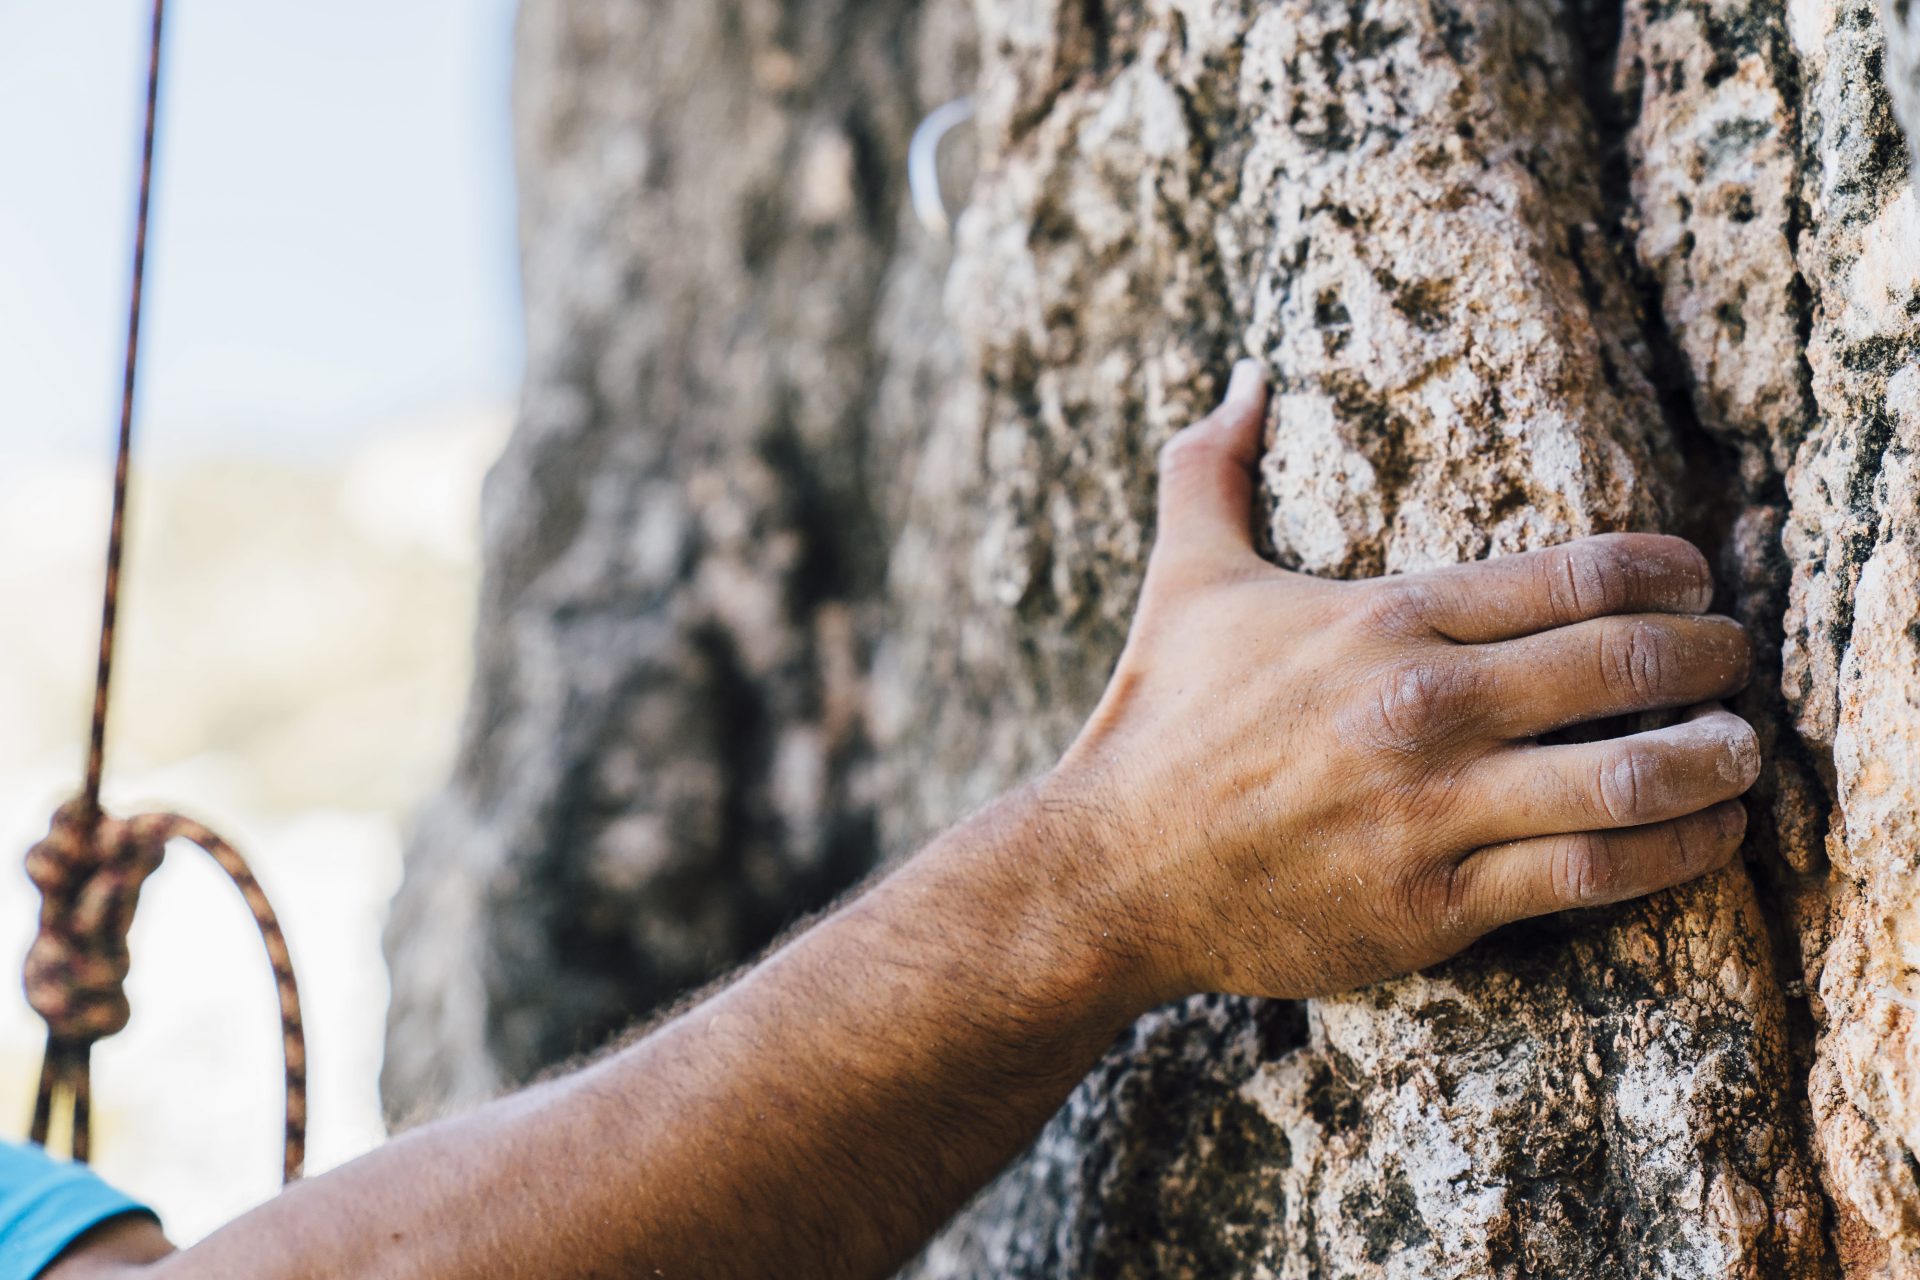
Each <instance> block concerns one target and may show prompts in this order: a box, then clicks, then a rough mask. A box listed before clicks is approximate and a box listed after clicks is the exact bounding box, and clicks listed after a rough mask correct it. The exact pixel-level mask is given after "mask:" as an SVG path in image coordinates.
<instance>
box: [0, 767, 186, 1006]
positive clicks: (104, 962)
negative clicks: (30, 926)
mask: <svg viewBox="0 0 1920 1280" xmlns="http://www.w3.org/2000/svg"><path fill="white" fill-rule="evenodd" d="M165 852H166V832H165V828H164V825H163V824H155V823H152V822H143V821H142V820H141V819H138V818H136V819H134V820H132V821H131V822H128V821H122V820H121V819H119V818H115V817H113V816H111V815H110V814H106V813H103V812H100V811H98V810H95V809H93V808H92V806H90V805H88V804H86V803H85V802H84V801H79V800H75V801H70V802H68V803H67V804H64V805H62V806H61V807H60V808H59V809H58V810H57V811H56V812H55V813H54V815H53V821H52V823H51V824H50V825H49V827H48V830H47V835H46V838H45V839H43V840H41V841H40V843H38V844H36V845H34V846H33V848H32V849H30V850H29V851H28V852H27V876H28V878H29V879H31V880H32V881H33V883H34V885H35V886H36V887H38V888H39V890H40V929H39V932H38V934H37V935H36V936H35V937H34V940H33V946H32V948H31V949H30V950H29V951H28V952H27V965H26V992H27V1003H28V1004H30V1005H32V1006H33V1009H34V1012H36V1013H38V1014H39V1015H40V1016H41V1018H43V1019H44V1020H45V1021H46V1024H47V1031H48V1034H49V1036H50V1037H51V1038H53V1039H55V1040H62V1041H68V1042H75V1043H91V1042H93V1041H95V1040H99V1039H102V1038H104V1037H106V1036H110V1035H113V1034H114V1033H115V1032H117V1031H119V1030H120V1029H121V1028H123V1027H125V1026H126V1025H127V1016H128V1006H127V993H126V989H125V983H126V980H127V969H128V965H129V956H128V952H127V931H128V929H129V928H131V927H132V924H133V910H134V907H135V906H136V905H137V904H138V902H139V900H140V888H141V886H142V885H143V884H145V883H146V880H147V877H148V876H150V875H152V874H153V872H154V870H155V869H156V868H157V867H159V865H160V859H161V857H162V856H163V855H164V853H165Z"/></svg>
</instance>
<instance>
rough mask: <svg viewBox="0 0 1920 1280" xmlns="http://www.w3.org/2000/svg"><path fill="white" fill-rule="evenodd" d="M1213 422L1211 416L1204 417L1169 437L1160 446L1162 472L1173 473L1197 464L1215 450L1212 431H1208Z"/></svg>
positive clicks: (1165, 473)
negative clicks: (1211, 435) (1211, 436)
mask: <svg viewBox="0 0 1920 1280" xmlns="http://www.w3.org/2000/svg"><path fill="white" fill-rule="evenodd" d="M1211 423H1212V419H1211V418H1202V419H1201V420H1200V421H1199V422H1197V423H1195V424H1194V425H1193V426H1191V427H1188V428H1187V429H1186V430H1184V431H1176V432H1174V433H1173V434H1172V435H1171V436H1169V437H1167V441H1166V443H1165V444H1163V445H1161V446H1160V454H1159V460H1160V471H1161V474H1163V475H1171V474H1173V473H1175V472H1178V471H1184V470H1186V469H1187V468H1189V467H1193V466H1196V465H1198V464H1199V463H1200V462H1201V461H1202V460H1203V459H1205V458H1206V457H1207V456H1208V455H1210V454H1211V453H1212V452H1213V443H1212V441H1211V440H1210V439H1209V436H1210V434H1211V433H1210V432H1209V431H1208V427H1209V426H1210V425H1211Z"/></svg>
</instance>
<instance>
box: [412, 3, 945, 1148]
mask: <svg viewBox="0 0 1920 1280" xmlns="http://www.w3.org/2000/svg"><path fill="white" fill-rule="evenodd" d="M923 9H924V10H925V12H923ZM962 16H963V15H962V14H961V13H960V11H958V10H957V8H956V9H955V10H954V11H952V12H947V11H945V10H941V9H939V8H937V7H935V6H922V5H920V4H918V3H910V2H908V0H807V2H805V3H797V2H796V3H790V4H781V3H774V2H773V0H766V2H764V3H737V2H736V3H728V4H711V3H706V2H704V0H686V2H676V3H660V4H647V5H634V4H628V3H614V2H612V0H609V2H607V3H562V2H560V0H527V3H525V4H523V5H522V6H521V12H520V18H519V46H518V64H517V68H516V76H517V81H516V86H515V95H516V114H517V134H518V136H517V151H518V158H519V164H520V173H521V177H522V183H521V210H520V216H521V228H522V242H523V254H524V263H525V281H526V284H525V294H526V306H527V339H528V351H527V375H526V386H525V389H524V391H523V395H522V404H521V409H520V415H519V422H518V426H517V428H516V430H515V433H514V436H513V439H512V441H511V443H510V444H509V446H508V448H507V451H506V455H505V457H504V458H502V460H501V461H500V463H499V465H498V466H497V467H496V468H495V470H494V472H493V474H492V475H491V477H490V478H489V482H488V491H487V495H486V500H485V521H486V529H485V540H486V554H487V563H486V578H485V583H484V585H483V588H482V601H481V608H480V614H481V617H480V626H479V640H478V655H477V677H476V684H475V691H474V697H473V702H472V706H471V709H470V712H469V719H468V726H467V730H466V734H465V738H464V746H463V750H462V752H461V755H460V759H459V762H458V765H457V767H456V772H455V775H454V778H453V780H452V782H451V783H450V784H449V786H448V787H447V788H446V790H445V792H444V793H443V794H442V795H441V796H440V797H439V798H438V800H437V801H435V803H434V804H433V805H432V806H431V807H430V808H429V810H428V811H427V813H426V814H425V816H424V818H423V820H422V822H421V825H420V830H419V832H418V834H417V835H416V837H415V839H414V841H413V844H412V848H411V850H410V854H409V870H408V877H407V885H406V888H405V889H404V891H403V892H402V893H401V895H400V897H399V900H398V902H397V903H396V906H395V910H394V914H393V918H392V921H391V924H390V926H389V930H388V950H389V954H390V956H391V959H392V964H393V968H394V971H395V974H396V981H395V986H394V1003H393V1008H392V1013H391V1015H390V1022H391V1025H392V1027H393V1033H392V1035H391V1036H390V1041H391V1048H390V1052H389V1053H388V1056H387V1063H386V1069H385V1073H384V1080H383V1087H384V1091H385V1094H386V1098H387V1102H388V1106H389V1110H390V1112H392V1113H394V1114H396V1115H402V1114H407V1113H411V1112H416V1111H420V1110H423V1109H428V1108H432V1107H436V1106H440V1105H444V1104H446V1103H450V1102H458V1101H462V1100H467V1099H472V1098H475V1097H478V1096H483V1095H484V1094H486V1093H487V1092H489V1091H491V1090H492V1089H494V1088H496V1087H497V1086H498V1085H499V1084H500V1083H502V1082H506V1081H514V1080H519V1079H524V1078H525V1077H526V1076H528V1075H529V1074H531V1073H533V1072H536V1071H538V1070H539V1069H540V1068H542V1067H543V1066H546V1065H548V1064H549V1063H551V1062H553V1061H555V1060H557V1059H563V1058H566V1057H568V1056H570V1055H572V1054H574V1053H577V1052H579V1051H581V1050H584V1049H589V1048H592V1047H593V1046H595V1045H597V1044H599V1043H600V1042H601V1041H602V1040H604V1039H605V1038H606V1037H607V1035H608V1034H609V1033H611V1032H612V1031H614V1030H617V1029H619V1028H621V1027H623V1026H624V1025H626V1024H627V1023H628V1022H629V1021H631V1020H632V1019H633V1018H634V1017H635V1016H636V1014H639V1013H642V1012H644V1011H645V1010H647V1009H649V1008H651V1007H653V1006H655V1005H657V1004H660V1003H663V1002H666V1001H669V1000H671V999H672V998H673V997H675V996H676V995H678V994H679V993H680V992H682V991H684V990H686V989H687V988H689V987H692V986H698V985H699V984H701V983H703V982H705V981H707V980H708V979H709V978H711V977H713V976H714V975H715V974H717V973H720V972H723V971H725V970H726V969H728V968H731V967H732V966H733V965H735V964H737V963H738V962H739V961H740V960H742V959H743V958H745V957H747V956H749V955H751V954H753V953H754V952H756V951H758V950H759V949H760V948H761V947H763V946H764V945H765V944H766V943H767V942H768V941H770V940H771V938H772V937H773V936H774V934H775V933H776V932H777V931H778V930H779V929H780V928H781V927H782V926H783V925H784V924H786V923H787V922H789V921H791V920H792V919H794V918H795V917H797V916H799V915H802V914H804V913H805V912H807V911H809V910H811V909H813V908H815V907H818V906H820V905H823V904H824V903H825V902H826V901H828V900H829V899H830V898H831V897H832V896H834V895H835V894H837V893H838V892H839V891H841V890H842V889H844V888H845V887H846V886H847V885H848V884H849V883H851V882H852V880H854V879H855V878H857V877H858V876H859V875H861V874H863V873H864V872H866V871H867V870H868V869H869V868H870V867H871V866H872V864H873V862H874V859H875V856H876V855H875V848H876V846H875V835H874V832H875V819H874V799H873V788H872V787H871V786H870V785H863V782H862V777H863V769H864V767H865V762H866V761H867V760H868V758H869V757H870V754H871V752H870V747H869V746H868V743H867V735H866V730H865V714H864V710H863V703H864V695H863V693H862V682H863V679H864V672H865V671H866V669H867V667H868V665H869V658H870V652H871V647H872V643H873V638H874V635H875V632H876V623H877V614H876V600H877V598H878V596H879V592H880V587H881V585H882V583H883V580H884V572H885V549H886V545H887V539H886V537H885V536H884V532H883V528H884V526H883V524H882V513H881V511H880V508H879V502H878V498H877V496H876V490H875V486H874V484H873V482H872V481H873V469H874V468H875V467H876V466H878V465H879V463H878V457H879V453H878V451H877V449H876V448H875V447H874V446H875V443H876V440H877V435H876V433H875V432H874V431H873V430H872V429H871V428H870V425H869V424H870V421H871V420H872V418H873V416H874V415H873V414H872V413H871V412H870V401H871V399H872V398H873V396H874V395H875V394H877V386H876V377H877V375H876V368H877V366H876V362H875V360H874V358H873V354H872V353H873V351H874V331H875V327H876V325H877V324H879V323H880V322H881V318H882V317H881V304H882V301H883V290H882V287H881V285H882V280H883V277H884V276H885V274H886V269H887V265H888V263H889V261H890V259H891V258H892V256H893V252H894V247H895V243H896V241H897V239H898V237H899V234H900V231H901V229H902V227H903V225H904V223H903V218H902V208H903V204H904V200H905V185H904V181H903V173H904V159H905V155H906V149H907V140H908V137H909V136H910V134H911V131H912V129H913V127H914V125H915V124H916V122H917V121H918V120H919V118H920V116H921V115H922V114H923V113H924V112H925V110H926V109H927V108H928V107H929V106H931V105H933V104H936V103H937V102H939V101H941V100H943V98H944V97H950V96H952V93H953V92H954V90H953V89H952V88H951V87H950V86H952V85H953V84H954V83H955V76H956V71H957V69H958V68H960V67H962V66H964V65H965V60H966V57H967V54H966V48H967V47H968V42H969V41H970V40H971V34H972V33H971V30H970V28H969V26H968V25H967V24H964V23H963V22H960V21H958V19H959V18H961V17H962ZM923 47H924V48H926V49H928V50H930V51H931V56H930V57H929V58H928V59H927V60H926V61H925V63H924V65H923V64H922V63H921V62H920V61H919V60H918V51H919V50H920V49H922V48H923ZM929 95H933V96H931V97H930V96H929Z"/></svg>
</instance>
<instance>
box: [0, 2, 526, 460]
mask: <svg viewBox="0 0 1920 1280" xmlns="http://www.w3.org/2000/svg"><path fill="white" fill-rule="evenodd" d="M147 16H148V3H147V0H0V466H4V465H5V462H4V458H5V457H6V456H7V455H13V456H16V457H20V456H25V455H28V454H43V453H56V454H69V455H80V454H89V453H93V452H97V451H102V450H104V449H105V448H106V442H107V441H108V440H109V438H110V436H111V433H112V430H113V422H114V415H115V413H116V411H117V396H118V391H117V387H118V378H119V374H118V366H119V361H120V349H121V342H122V327H123V324H124V319H123V316H124V311H125V295H126V285H127V270H128V254H129V246H130V231H131V226H132V217H133V212H132V209H133V197H132V192H133V186H132V179H133V175H134V166H135V162H136V159H137V148H138V129H139V105H140V104H139V94H140V92H141V89H142V87H143V86H142V77H143V75H144V68H145V40H146V31H147ZM511 24H512V0H398V2H396V0H330V2H329V3H324V4H315V3H311V2H309V3H292V2H291V0H170V3H169V4H168V12H167V43H166V62H165V67H164V72H165V76H164V80H163V86H164V88H163V94H164V96H163V101H162V104H161V132H160V151H159V166H160V176H159V181H158V186H157V188H156V191H155V196H154V199H155V204H154V215H153V223H152V230H151V238H150V241H149V245H150V250H149V258H148V266H147V272H148V274H147V283H148V290H149V292H148V306H147V313H146V328H145V331H144V335H145V336H144V341H143V349H142V353H141V360H142V364H141V376H142V397H141V404H140V412H141V418H140V428H141V431H142V432H143V443H144V446H145V447H149V448H150V449H151V450H152V454H151V455H150V456H164V455H169V454H174V455H177V454H181V453H191V454H205V453H210V452H219V453H228V452H233V451H235V450H244V451H267V452H273V453H295V454H316V453H322V454H323V453H331V452H334V451H335V450H337V449H338V448H340V447H343V446H345V445H349V444H351V443H353V442H355V441H357V440H360V439H363V438H364V437H365V436H366V434H367V433H369V432H372V431H377V430H379V429H381V428H382V427H387V426H391V425H393V424H395V423H397V422H401V421H406V420H420V419H431V418H434V417H437V416H440V415H442V414H448V413H452V412H457V411H460V410H462V409H464V408H467V407H471V406H479V405H489V404H498V403H500V402H502V401H505V400H507V399H509V398H510V397H511V396H512V394H513V389H514V387H515V385H516V383H517V381H518V377H519V370H520V332H519V310H518V298H517V289H518V283H517V277H516V266H515V259H514V245H513V204H512V177H511V155H510V149H509V121H508V107H507V82H508V67H509V56H510V50H511V41H510V34H511Z"/></svg>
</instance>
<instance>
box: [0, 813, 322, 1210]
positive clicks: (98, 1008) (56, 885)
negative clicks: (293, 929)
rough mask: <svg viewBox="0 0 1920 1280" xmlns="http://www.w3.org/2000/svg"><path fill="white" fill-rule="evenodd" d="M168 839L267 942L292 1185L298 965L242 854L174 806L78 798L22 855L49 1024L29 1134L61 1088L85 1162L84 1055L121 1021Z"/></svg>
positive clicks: (301, 1109) (303, 1052) (303, 1119)
mask: <svg viewBox="0 0 1920 1280" xmlns="http://www.w3.org/2000/svg"><path fill="white" fill-rule="evenodd" d="M173 840H185V841H187V842H189V843H191V844H194V845H197V846H198V847H199V848H200V849H201V850H203V851H204V852H205V853H206V854H207V856H208V857H210V858H212V859H213V860H214V862H215V863H217V864H218V865H219V867H220V869H221V870H222V871H224V872H226V874H227V878H228V879H230V880H232V881H233V883H234V887H235V888H237V889H239V891H240V896H241V897H242V898H244V899H245V900H246V904H247V910H248V912H249V913H250V914H251V915H252V916H253V920H254V924H255V925H256V926H257V927H258V928H259V930H260V940H261V942H262V943H264V944H265V946H266V951H267V962H268V964H269V965H271V966H272V969H273V978H274V985H275V987H276V989H277V993H278V996H279V1005H280V1031H281V1046H282V1053H283V1059H284V1062H285V1066H286V1125H285V1143H284V1147H283V1154H284V1160H283V1171H284V1175H285V1178H286V1180H287V1181H288V1182H292V1181H293V1180H294V1179H296V1178H298V1177H299V1176H300V1170H301V1166H302V1164H303V1163H304V1162H305V1154H306V1129H307V1046H306V1031H305V1027H304V1024H303V1022H302V1019H301V1015H300V991H299V988H298V987H297V986H296V985H295V983H294V978H293V961H292V958H291V957H290V956H289V955H288V954H287V943H286V938H285V937H284V936H283V935H282V933H281V931H280V921H279V918H278V917H277V916H276V915H275V914H274V910H273V906H272V904H270V903H269V902H268V901H267V895H266V893H265V892H264V891H263V890H262V889H261V888H260V882H259V881H258V880H256V879H254V876H253V872H252V870H251V869H250V868H249V867H248V866H247V863H246V860H245V859H244V858H242V857H241V856H240V853H239V851H238V850H236V849H235V848H234V847H233V846H232V845H230V844H228V843H227V842H226V841H225V840H223V839H221V838H220V836H219V835H217V834H215V833H214V832H213V831H211V830H209V829H208V828H206V827H204V826H202V825H201V824H200V823H198V822H195V821H193V820H192V819H191V818H183V817H181V816H180V815H178V814H173V813H147V814H141V815H140V816H138V817H135V818H128V819H120V818H116V817H114V816H112V815H111V814H108V813H105V812H103V811H101V810H99V809H97V808H96V807H95V806H94V805H93V804H91V803H90V802H89V801H87V800H86V799H85V798H84V797H82V798H80V799H77V800H73V801H70V802H68V803H67V804H64V805H62V806H61V807H60V808H59V809H58V810H56V811H55V812H54V815H53V821H52V823H51V824H50V825H49V827H48V830H47V835H46V838H45V839H44V840H42V841H40V843H38V844H36V845H34V846H33V848H32V849H30V850H29V851H28V852H27V875H28V877H29V878H30V879H31V880H32V881H33V883H34V884H35V885H36V886H38V888H39V890H40V929H39V933H38V934H37V935H36V936H35V937H34V940H33V946H32V948H31V949H30V950H29V951H28V952H27V966H26V991H27V1003H28V1004H30V1005H32V1006H33V1009H34V1012H36V1013H38V1014H39V1015H40V1017H41V1019H42V1020H44V1021H45V1022H46V1024H47V1053H46V1058H45V1060H44V1062H43V1063H42V1065H41V1072H40V1093H39V1097H38V1099H37V1100H36V1102H35V1104H34V1114H33V1129H32V1137H33V1140H34V1141H35V1142H39V1143H42V1144H44V1143H45V1142H46V1141H47V1136H48V1130H49V1128H50V1127H51V1124H52V1115H53V1102H54V1098H55V1096H56V1095H57V1094H61V1093H65V1094H66V1096H67V1097H68V1098H69V1099H70V1100H71V1103H72V1108H73V1158H74V1159H76V1160H85V1159H86V1158H87V1144H88V1127H89V1122H88V1111H89V1105H88V1100H89V1098H90V1096H91V1086H90V1083H89V1074H90V1071H89V1066H88V1060H89V1058H90V1057H91V1053H92V1048H93V1044H94V1042H95V1041H96V1040H102V1039H105V1038H106V1037H108V1036H110V1035H113V1034H115V1033H116V1032H118V1031H120V1030H121V1029H122V1028H124V1027H125V1026H126V1025H127V1016H128V1006H127V993H126V980H127V970H128V967H129V955H128V950H127V932H128V930H129V929H130V928H131V927H132V925H133V912H134V908H135V907H136V906H137V905H139V901H140V889H141V886H143V885H144V884H146V882H147V877H148V876H151V875H152V874H153V873H154V871H156V870H157V869H158V868H159V866H160V861H161V859H162V858H163V857H164V856H165V855H166V851H167V845H168V843H169V842H170V841H173Z"/></svg>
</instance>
